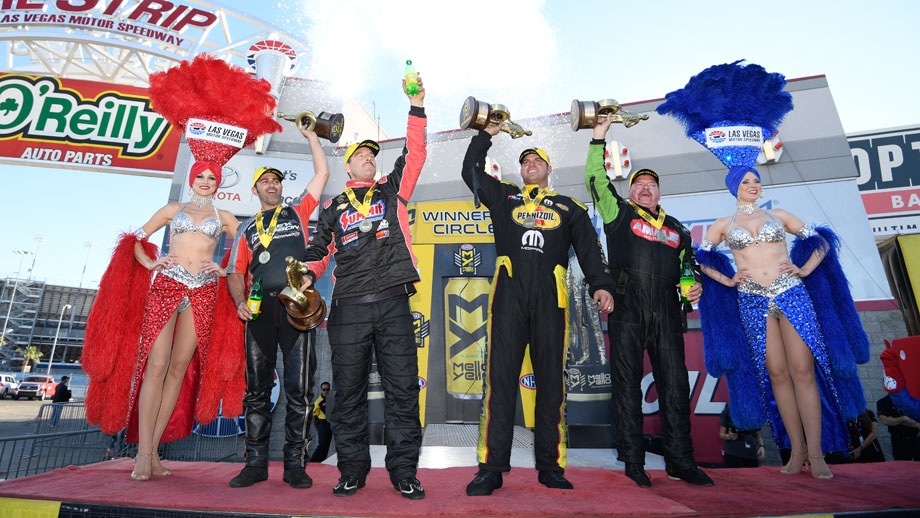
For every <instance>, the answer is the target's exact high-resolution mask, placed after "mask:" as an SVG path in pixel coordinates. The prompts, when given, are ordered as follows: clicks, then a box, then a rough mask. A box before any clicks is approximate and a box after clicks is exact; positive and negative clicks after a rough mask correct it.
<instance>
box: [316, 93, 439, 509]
mask: <svg viewBox="0 0 920 518" xmlns="http://www.w3.org/2000/svg"><path fill="white" fill-rule="evenodd" d="M404 88H405V85H404ZM407 95H408V97H409V102H410V104H411V107H410V109H409V119H408V128H407V130H406V147H405V148H404V149H403V153H402V155H401V156H400V157H398V158H397V159H396V164H395V165H394V167H393V171H392V172H391V173H390V174H388V175H386V176H383V177H381V178H380V179H379V180H374V177H375V174H376V172H377V163H376V156H377V153H378V152H379V151H380V146H379V145H378V144H377V143H376V142H374V141H373V140H364V141H362V142H358V143H355V144H352V145H351V146H349V147H348V149H347V150H346V151H345V157H344V158H345V171H346V172H347V173H348V175H349V178H350V179H349V180H348V181H347V182H346V184H345V191H344V192H343V193H341V194H338V195H336V196H334V197H332V198H330V199H329V200H327V201H326V203H325V204H324V206H323V210H322V211H321V212H320V215H319V220H318V222H317V225H316V233H315V235H314V237H313V239H312V240H311V242H310V246H309V247H307V251H306V259H305V260H304V262H305V263H306V264H307V266H308V267H309V268H310V270H311V272H317V271H318V270H316V269H314V268H318V267H320V268H321V266H322V264H321V261H322V260H323V258H325V257H326V256H327V255H328V254H330V253H332V254H334V255H333V257H334V258H335V270H334V271H333V276H334V278H335V286H334V288H333V291H332V302H331V304H330V306H331V307H330V312H329V321H328V330H329V344H330V346H331V348H332V380H333V384H334V385H335V387H336V390H335V395H334V399H333V402H334V405H333V408H332V411H331V413H330V415H329V424H330V425H331V426H332V433H333V436H334V437H335V450H336V454H337V459H338V468H339V472H340V473H341V478H339V482H338V484H336V485H335V487H334V488H333V489H332V493H333V494H334V495H335V496H341V497H347V496H352V495H354V494H355V493H356V492H357V491H358V489H360V488H362V487H364V485H365V482H366V480H367V474H368V472H370V469H371V456H370V445H369V437H368V425H367V383H368V375H369V374H370V366H371V358H372V356H375V357H376V359H377V366H378V370H379V372H380V378H381V382H382V384H383V389H384V393H385V401H384V405H385V410H384V416H385V417H384V419H385V423H384V441H385V442H386V446H387V455H386V468H387V471H389V473H390V481H391V482H392V483H393V487H394V488H395V489H396V490H397V491H398V492H399V493H400V494H401V495H402V496H403V497H405V498H408V499H410V500H418V499H421V498H424V497H425V490H424V489H423V488H422V486H421V484H420V483H419V481H418V479H417V478H416V471H417V468H418V458H419V448H420V447H421V444H422V430H421V424H420V419H419V401H418V400H419V380H418V349H417V346H416V344H415V330H414V328H413V326H412V314H411V311H410V309H409V296H410V295H412V294H414V293H415V286H414V283H415V282H417V281H418V280H419V274H418V271H417V270H416V266H415V258H414V256H413V254H412V243H411V238H410V235H409V223H408V221H409V215H408V209H407V208H406V204H407V203H408V200H409V197H410V196H411V195H412V192H413V190H414V189H415V185H416V183H417V182H418V179H419V175H420V174H421V171H422V166H423V165H424V164H425V157H426V153H427V151H426V144H425V127H426V121H427V119H426V117H425V108H424V102H423V101H424V99H425V89H424V87H423V86H422V81H421V79H419V92H418V93H417V94H414V95H409V94H407ZM311 275H312V273H311ZM315 278H316V277H315V276H314V277H313V280H315Z"/></svg>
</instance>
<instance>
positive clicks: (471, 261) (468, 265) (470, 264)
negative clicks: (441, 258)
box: [454, 243, 482, 275]
mask: <svg viewBox="0 0 920 518" xmlns="http://www.w3.org/2000/svg"><path fill="white" fill-rule="evenodd" d="M481 263H482V253H480V252H479V251H478V250H476V247H475V246H473V245H471V244H469V243H466V244H462V245H460V248H458V249H457V251H456V252H454V265H455V266H456V267H457V268H460V275H476V268H478V267H479V265H480V264H481Z"/></svg>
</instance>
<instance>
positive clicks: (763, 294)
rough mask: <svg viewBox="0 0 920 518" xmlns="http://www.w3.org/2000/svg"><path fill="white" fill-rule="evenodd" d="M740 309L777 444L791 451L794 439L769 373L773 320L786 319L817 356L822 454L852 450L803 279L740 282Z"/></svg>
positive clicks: (825, 347)
mask: <svg viewBox="0 0 920 518" xmlns="http://www.w3.org/2000/svg"><path fill="white" fill-rule="evenodd" d="M738 309H739V310H740V313H741V320H742V322H743V325H744V332H745V335H746V336H747V340H748V345H749V346H750V351H749V352H750V354H751V360H752V361H753V363H754V366H755V368H756V369H757V373H758V379H759V380H760V390H761V393H762V394H763V396H764V397H763V400H764V402H765V404H766V406H767V408H766V409H765V410H766V412H767V415H768V416H770V424H771V427H772V429H773V437H774V439H775V440H776V443H777V445H778V446H779V447H780V448H789V447H790V444H789V436H788V434H787V433H786V428H785V426H784V425H783V421H782V418H781V417H780V414H779V410H778V409H777V407H776V401H775V399H774V398H773V387H772V386H771V384H770V376H769V373H768V372H767V366H766V349H767V319H768V318H780V317H782V316H785V317H786V318H787V319H788V320H789V322H790V323H791V324H792V326H793V327H794V328H795V330H796V332H798V334H799V336H801V337H802V340H803V341H804V342H805V344H806V345H807V346H808V348H809V349H810V350H811V353H812V355H814V357H815V380H816V381H817V384H818V391H819V393H820V395H821V424H822V433H821V446H822V450H823V451H824V452H832V451H847V441H848V437H849V435H848V430H847V425H846V420H845V419H844V417H843V414H842V412H841V407H840V399H839V396H838V393H837V389H836V387H835V385H834V379H833V376H832V375H831V363H830V358H829V356H828V353H827V346H826V345H825V343H824V338H823V337H822V334H821V328H820V327H819V326H818V318H817V316H816V315H815V309H814V306H813V305H812V302H811V298H810V297H809V296H808V292H807V291H806V290H805V285H804V284H802V281H801V279H799V278H798V277H796V276H792V275H782V276H780V277H779V278H778V279H776V280H775V281H773V283H771V284H770V285H769V286H763V285H761V284H759V283H757V282H755V281H745V282H743V283H739V284H738Z"/></svg>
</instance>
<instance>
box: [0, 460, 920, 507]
mask: <svg viewBox="0 0 920 518" xmlns="http://www.w3.org/2000/svg"><path fill="white" fill-rule="evenodd" d="M384 454H385V450H384V448H383V447H382V446H373V447H372V457H373V465H374V467H373V469H372V471H371V474H370V476H369V477H368V480H367V487H365V488H363V489H361V490H360V491H358V493H357V494H356V495H354V496H352V497H348V498H337V497H335V496H333V495H332V486H333V485H335V483H336V481H337V479H338V477H339V473H338V470H337V469H336V468H335V457H331V458H330V459H328V460H327V461H326V462H325V463H323V464H310V466H309V467H308V469H307V473H308V474H309V475H310V476H311V477H312V478H313V487H312V488H309V489H293V488H291V487H289V486H288V485H287V484H285V483H283V482H282V481H281V472H282V465H281V463H280V462H273V463H272V464H271V466H270V469H269V479H268V480H267V481H265V482H261V483H258V484H255V485H254V486H252V487H249V488H242V489H233V488H231V487H229V485H228V481H229V480H230V479H231V478H232V477H233V476H234V475H236V474H237V473H238V472H239V470H240V469H241V467H242V466H241V465H240V464H231V463H205V462H199V463H191V462H177V461H165V462H164V463H165V464H166V466H167V467H169V468H170V469H172V470H173V473H174V474H173V475H172V476H170V477H163V478H156V479H154V480H151V481H148V482H134V481H132V480H131V479H130V478H129V473H130V472H131V468H132V467H133V461H132V460H131V459H127V458H124V459H118V460H114V461H108V462H102V463H98V464H92V465H89V466H82V467H77V466H70V467H67V468H64V469H59V470H55V471H52V472H50V473H44V474H41V475H36V476H32V477H26V478H21V479H16V480H9V481H6V482H0V516H2V517H4V518H6V517H29V518H44V517H49V518H52V517H57V518H70V517H81V518H85V517H97V516H98V517H106V518H115V517H118V518H148V517H149V518H154V517H156V518H165V517H196V518H197V517H202V518H203V517H209V518H213V517H218V516H219V517H228V518H237V517H244V516H246V517H249V516H259V517H279V516H283V517H295V516H297V517H301V516H314V517H360V516H412V517H415V516H419V517H421V516H506V515H519V516H527V517H530V516H538V517H540V516H547V517H549V516H613V517H620V516H623V517H625V516H661V517H683V516H701V517H709V516H793V515H820V516H831V515H845V516H848V517H856V516H860V517H861V516H885V517H894V516H918V515H920V492H918V489H917V488H918V482H917V481H918V480H920V462H883V463H876V464H849V465H837V466H832V469H833V471H834V474H835V477H834V479H832V480H815V479H813V478H812V477H811V475H810V474H809V473H808V472H804V473H802V474H799V475H781V474H780V473H779V470H778V468H776V467H760V468H754V469H707V470H706V472H707V473H708V474H709V475H710V476H711V477H712V478H713V480H714V481H715V486H714V487H705V488H701V487H693V486H690V485H688V484H686V483H684V482H680V481H673V480H670V479H668V477H667V476H666V475H665V472H664V471H663V468H664V465H663V461H662V459H661V458H660V457H658V456H655V455H649V458H648V460H647V465H646V467H647V468H648V470H649V472H650V473H651V477H652V487H651V488H646V489H642V488H639V487H637V486H636V485H635V484H633V482H632V481H630V480H629V479H627V478H626V476H625V475H624V474H623V466H622V464H621V463H619V462H617V461H616V460H615V454H614V452H613V451H612V450H609V449H604V450H590V449H570V450H569V458H568V461H569V467H568V469H567V470H566V476H567V477H568V478H569V480H571V481H572V483H573V484H574V486H575V489H574V490H572V491H563V490H558V489H548V488H546V487H543V486H542V485H540V484H538V483H537V472H536V471H535V470H534V469H533V454H532V451H531V450H530V449H529V448H514V450H513V453H512V466H513V469H512V470H511V472H510V473H507V474H506V475H505V478H504V487H503V488H502V489H499V490H497V491H496V492H495V493H494V494H493V495H492V496H489V497H468V496H466V493H465V491H464V488H465V487H466V484H467V483H468V482H469V481H470V480H471V479H472V477H473V475H474V474H475V473H476V460H475V448H471V447H445V446H423V448H422V456H421V459H420V469H419V474H418V478H419V479H420V480H421V482H422V484H423V485H424V487H425V490H426V492H427V498H425V499H424V500H419V501H409V500H406V499H404V498H402V497H401V496H400V495H399V494H398V493H397V492H396V491H395V490H394V489H393V487H392V485H391V484H390V482H389V478H388V476H387V472H386V470H385V469H384V468H383V467H382V466H383V457H384Z"/></svg>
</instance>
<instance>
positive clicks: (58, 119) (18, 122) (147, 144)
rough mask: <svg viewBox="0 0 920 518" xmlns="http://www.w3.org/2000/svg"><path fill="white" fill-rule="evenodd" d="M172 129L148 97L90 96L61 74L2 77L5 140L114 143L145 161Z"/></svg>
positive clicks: (0, 126) (0, 117) (0, 121)
mask: <svg viewBox="0 0 920 518" xmlns="http://www.w3.org/2000/svg"><path fill="white" fill-rule="evenodd" d="M170 129H171V126H170V125H169V124H168V123H167V122H166V119H164V118H163V117H162V116H161V115H160V114H158V113H156V112H154V111H153V110H152V109H151V108H150V101H149V100H148V99H146V98H143V97H135V96H130V95H125V94H121V93H117V92H112V91H107V92H105V93H103V94H102V95H100V96H98V97H97V98H96V99H84V98H83V97H82V96H81V95H79V93H78V92H76V91H74V90H71V89H69V88H64V87H63V86H62V85H61V83H60V82H59V80H58V79H56V78H49V77H41V78H31V77H27V76H20V75H7V76H2V77H0V140H2V139H6V138H11V137H16V136H19V137H21V138H22V139H28V140H38V141H44V142H49V143H51V142H56V143H72V144H89V145H96V146H103V147H112V148H117V149H118V150H119V156H122V157H130V158H138V159H140V158H148V157H150V156H152V155H153V154H155V153H156V152H157V150H158V149H159V147H160V145H161V144H162V143H163V140H164V138H165V137H166V135H167V134H168V133H169V130H170Z"/></svg>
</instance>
